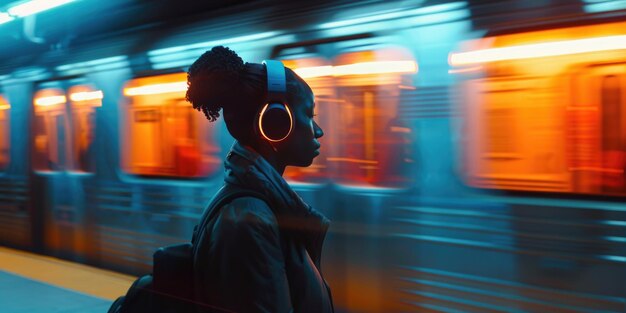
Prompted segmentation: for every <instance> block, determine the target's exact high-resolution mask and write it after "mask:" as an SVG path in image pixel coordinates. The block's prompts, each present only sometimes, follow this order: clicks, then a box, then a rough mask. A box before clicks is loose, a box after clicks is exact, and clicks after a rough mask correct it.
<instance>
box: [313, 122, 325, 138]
mask: <svg viewBox="0 0 626 313" xmlns="http://www.w3.org/2000/svg"><path fill="white" fill-rule="evenodd" d="M313 130H314V131H315V138H320V137H322V136H324V131H323V130H322V128H321V127H320V126H319V125H318V124H317V123H316V122H315V121H313Z"/></svg>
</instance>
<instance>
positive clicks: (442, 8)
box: [319, 1, 467, 29]
mask: <svg viewBox="0 0 626 313" xmlns="http://www.w3.org/2000/svg"><path fill="white" fill-rule="evenodd" d="M466 6H467V3H466V2H465V1H459V2H451V3H446V4H437V5H432V6H426V7H421V8H418V9H413V10H403V11H395V12H388V13H382V14H380V13H379V14H375V15H369V16H363V17H357V18H353V19H347V20H343V21H336V22H328V23H323V24H321V25H319V28H321V29H329V28H330V29H332V28H337V27H345V26H352V25H359V24H365V23H371V22H379V21H387V20H395V19H401V18H405V17H410V16H416V15H429V14H434V13H441V12H447V11H452V10H458V9H462V8H465V7H466Z"/></svg>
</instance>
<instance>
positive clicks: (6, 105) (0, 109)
mask: <svg viewBox="0 0 626 313" xmlns="http://www.w3.org/2000/svg"><path fill="white" fill-rule="evenodd" d="M10 108H11V105H9V104H3V105H0V111H2V110H8V109H10Z"/></svg>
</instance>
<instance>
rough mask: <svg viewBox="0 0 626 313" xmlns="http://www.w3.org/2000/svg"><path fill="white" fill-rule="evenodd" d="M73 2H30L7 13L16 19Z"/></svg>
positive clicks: (33, 0) (55, 0) (67, 0)
mask: <svg viewBox="0 0 626 313" xmlns="http://www.w3.org/2000/svg"><path fill="white" fill-rule="evenodd" d="M73 1H74V0H31V1H28V2H24V3H21V4H18V5H16V6H13V7H10V8H9V10H8V12H9V14H11V15H13V16H16V17H24V16H29V15H33V14H37V13H39V12H42V11H46V10H49V9H52V8H56V7H59V6H62V5H64V4H67V3H70V2H73Z"/></svg>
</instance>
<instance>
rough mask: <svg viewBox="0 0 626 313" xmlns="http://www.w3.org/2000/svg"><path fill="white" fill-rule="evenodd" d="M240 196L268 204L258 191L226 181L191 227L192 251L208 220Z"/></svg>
mask: <svg viewBox="0 0 626 313" xmlns="http://www.w3.org/2000/svg"><path fill="white" fill-rule="evenodd" d="M241 197H254V198H257V199H260V200H263V201H264V202H265V203H267V204H268V205H270V202H269V200H268V199H267V197H266V196H265V195H263V194H261V193H260V192H256V191H252V190H250V189H245V188H242V187H239V186H237V185H233V184H229V183H226V184H225V185H224V186H222V188H220V190H218V191H217V193H216V194H215V196H213V198H212V199H211V201H209V205H208V206H207V208H206V209H205V210H204V212H203V213H202V218H201V219H200V223H199V224H198V225H196V226H195V227H194V228H193V237H192V238H191V244H192V245H193V247H194V252H195V249H196V246H197V242H198V240H199V238H200V235H201V234H202V233H204V229H205V228H206V226H207V224H208V223H209V221H211V220H212V219H213V218H214V217H215V216H216V215H217V213H218V212H219V211H220V209H221V208H222V207H223V206H224V205H225V204H227V203H229V202H230V201H232V200H234V199H236V198H241ZM194 254H195V253H194Z"/></svg>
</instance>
